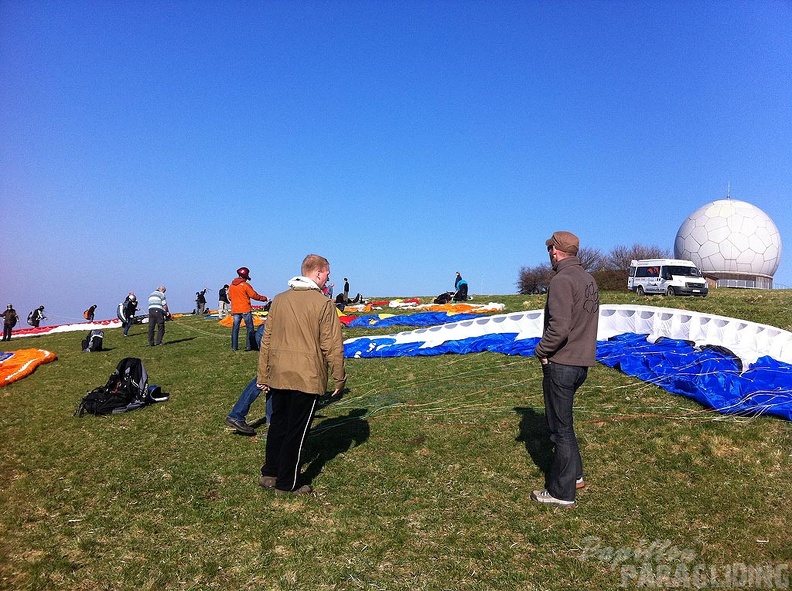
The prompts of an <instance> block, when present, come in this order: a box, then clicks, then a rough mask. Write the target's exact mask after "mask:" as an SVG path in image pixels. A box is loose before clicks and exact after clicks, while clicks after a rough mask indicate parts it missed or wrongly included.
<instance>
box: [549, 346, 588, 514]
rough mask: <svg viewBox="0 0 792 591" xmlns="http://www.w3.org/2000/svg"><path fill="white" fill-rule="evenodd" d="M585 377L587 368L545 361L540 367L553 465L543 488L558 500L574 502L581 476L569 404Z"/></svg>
mask: <svg viewBox="0 0 792 591" xmlns="http://www.w3.org/2000/svg"><path fill="white" fill-rule="evenodd" d="M587 375H588V368H587V367H578V366H576V365H563V364H561V363H554V362H553V361H548V363H547V364H546V365H543V366H542V392H543V393H544V404H545V419H546V420H547V428H548V430H549V431H550V441H552V442H553V443H554V444H555V451H554V453H553V463H552V465H551V467H550V473H549V474H547V476H546V484H545V488H546V489H547V492H549V493H550V494H551V495H553V496H554V497H555V498H557V499H562V500H564V501H574V500H575V480H576V479H577V478H578V477H580V476H582V475H583V460H582V459H581V457H580V450H579V449H578V442H577V437H575V426H574V419H573V418H572V404H573V402H574V398H575V392H576V391H577V389H578V388H580V386H582V385H583V382H585V381H586V376H587Z"/></svg>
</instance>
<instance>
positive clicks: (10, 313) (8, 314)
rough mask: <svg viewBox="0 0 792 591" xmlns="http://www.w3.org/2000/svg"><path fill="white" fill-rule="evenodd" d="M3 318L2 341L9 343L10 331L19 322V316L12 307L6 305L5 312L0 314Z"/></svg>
mask: <svg viewBox="0 0 792 591" xmlns="http://www.w3.org/2000/svg"><path fill="white" fill-rule="evenodd" d="M0 316H2V317H3V340H4V341H10V340H11V331H12V330H13V329H14V327H15V326H16V325H17V322H19V314H17V312H16V310H14V306H12V305H11V304H8V306H6V309H5V312H3V313H2V314H0Z"/></svg>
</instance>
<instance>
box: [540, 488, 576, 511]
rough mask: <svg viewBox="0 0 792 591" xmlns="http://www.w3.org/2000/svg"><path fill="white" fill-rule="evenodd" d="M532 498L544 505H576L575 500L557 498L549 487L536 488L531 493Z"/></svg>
mask: <svg viewBox="0 0 792 591" xmlns="http://www.w3.org/2000/svg"><path fill="white" fill-rule="evenodd" d="M531 499H532V500H534V501H536V502H537V503H542V504H543V505H557V506H558V507H574V506H575V501H562V500H561V499H557V498H555V497H554V496H553V495H551V494H550V493H549V492H547V489H544V490H535V491H533V492H532V493H531Z"/></svg>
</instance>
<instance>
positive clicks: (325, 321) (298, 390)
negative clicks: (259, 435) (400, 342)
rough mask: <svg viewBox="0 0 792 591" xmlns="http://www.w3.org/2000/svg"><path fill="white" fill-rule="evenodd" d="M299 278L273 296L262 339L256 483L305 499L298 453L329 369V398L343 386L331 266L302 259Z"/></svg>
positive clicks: (317, 259)
mask: <svg viewBox="0 0 792 591" xmlns="http://www.w3.org/2000/svg"><path fill="white" fill-rule="evenodd" d="M301 273H302V276H300V277H295V278H293V279H291V280H290V281H289V289H288V290H287V291H285V292H283V293H281V294H278V295H277V296H275V298H274V299H273V300H272V305H271V306H270V309H269V314H268V315H267V322H266V324H265V327H264V336H263V337H262V339H261V351H260V353H259V366H258V376H257V385H258V387H259V388H260V389H262V390H264V392H266V393H267V394H268V395H269V396H270V397H271V398H272V424H271V425H270V427H269V431H268V432H267V451H266V459H265V462H264V465H263V466H262V467H261V479H260V480H259V484H261V486H263V487H264V488H274V489H275V492H276V494H290V493H294V494H304V493H309V492H311V491H312V489H311V487H310V486H309V485H307V484H306V485H303V486H300V487H298V486H297V484H298V482H297V479H298V476H299V469H300V453H301V451H302V446H303V444H304V443H305V439H306V437H307V436H308V431H309V429H310V426H311V421H312V420H313V416H314V412H315V410H316V403H317V401H318V399H319V396H321V395H323V394H325V392H326V391H327V380H328V368H329V375H330V376H332V378H333V382H334V388H335V390H334V391H333V394H332V395H333V396H338V395H340V394H341V391H342V390H343V388H344V384H345V383H346V371H345V368H344V343H343V336H342V333H341V321H340V320H339V319H338V314H337V313H336V309H335V306H334V305H333V302H332V301H331V300H330V299H328V298H327V297H326V296H325V295H324V294H323V293H322V288H323V287H324V285H325V283H327V280H328V278H329V277H330V263H328V261H327V259H325V258H324V257H321V256H319V255H315V254H310V255H308V256H307V257H305V260H303V263H302V269H301Z"/></svg>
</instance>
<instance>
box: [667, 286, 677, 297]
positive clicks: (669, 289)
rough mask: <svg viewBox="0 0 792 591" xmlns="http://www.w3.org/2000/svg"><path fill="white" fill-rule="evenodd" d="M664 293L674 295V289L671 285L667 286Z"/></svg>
mask: <svg viewBox="0 0 792 591" xmlns="http://www.w3.org/2000/svg"><path fill="white" fill-rule="evenodd" d="M666 294H667V295H670V296H674V295H676V292H675V291H674V288H673V287H669V288H668V289H667V290H666Z"/></svg>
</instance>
